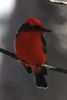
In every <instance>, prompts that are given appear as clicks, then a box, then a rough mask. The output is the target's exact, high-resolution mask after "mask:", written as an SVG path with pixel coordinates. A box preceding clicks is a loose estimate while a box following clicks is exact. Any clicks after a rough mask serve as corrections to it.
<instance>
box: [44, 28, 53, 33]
mask: <svg viewBox="0 0 67 100" xmlns="http://www.w3.org/2000/svg"><path fill="white" fill-rule="evenodd" d="M43 31H44V32H52V31H51V30H50V29H43Z"/></svg>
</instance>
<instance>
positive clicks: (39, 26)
mask: <svg viewBox="0 0 67 100" xmlns="http://www.w3.org/2000/svg"><path fill="white" fill-rule="evenodd" d="M25 24H27V25H29V26H30V27H31V28H32V29H34V30H40V31H42V32H51V30H49V29H47V28H46V26H45V25H44V24H43V23H42V22H41V21H40V20H38V19H36V18H28V19H27V20H26V21H25Z"/></svg>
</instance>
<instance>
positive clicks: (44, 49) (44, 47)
mask: <svg viewBox="0 0 67 100" xmlns="http://www.w3.org/2000/svg"><path fill="white" fill-rule="evenodd" d="M41 40H42V43H43V51H44V53H45V54H46V55H47V49H46V40H45V38H44V37H43V35H42V37H41ZM45 64H47V61H46V62H45ZM44 74H45V75H46V76H47V68H45V69H44Z"/></svg>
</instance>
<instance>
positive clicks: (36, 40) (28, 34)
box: [15, 18, 51, 88]
mask: <svg viewBox="0 0 67 100" xmlns="http://www.w3.org/2000/svg"><path fill="white" fill-rule="evenodd" d="M45 32H51V31H50V30H49V29H47V28H46V27H45V26H44V25H43V24H42V22H41V21H39V20H38V19H36V18H29V19H27V20H26V21H25V22H24V24H22V25H21V27H20V28H19V30H18V33H17V35H16V40H15V49H16V56H17V58H18V59H19V60H21V61H22V62H23V65H24V66H25V68H26V70H27V72H28V73H31V72H32V71H33V72H34V74H35V78H36V85H37V86H38V87H44V88H47V82H46V79H45V77H44V74H45V75H47V69H45V71H44V70H43V68H42V66H41V65H42V64H46V63H47V50H46V41H45V39H44V37H43V33H45Z"/></svg>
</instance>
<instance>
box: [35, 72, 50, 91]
mask: <svg viewBox="0 0 67 100" xmlns="http://www.w3.org/2000/svg"><path fill="white" fill-rule="evenodd" d="M35 79H36V86H37V87H39V88H44V89H47V88H48V86H47V82H46V79H45V77H44V74H43V73H39V74H35Z"/></svg>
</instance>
